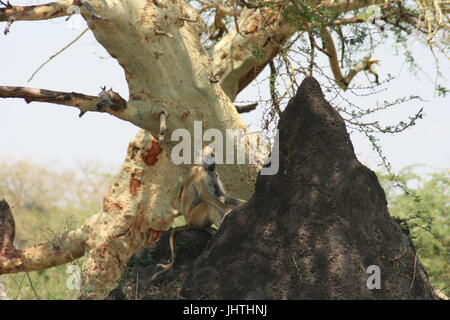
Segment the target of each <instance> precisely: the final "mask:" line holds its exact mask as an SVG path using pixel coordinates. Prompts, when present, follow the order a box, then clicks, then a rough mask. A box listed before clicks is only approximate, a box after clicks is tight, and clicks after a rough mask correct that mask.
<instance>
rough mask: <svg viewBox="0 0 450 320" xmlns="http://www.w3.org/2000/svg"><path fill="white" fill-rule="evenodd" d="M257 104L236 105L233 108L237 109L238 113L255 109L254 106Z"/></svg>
mask: <svg viewBox="0 0 450 320" xmlns="http://www.w3.org/2000/svg"><path fill="white" fill-rule="evenodd" d="M257 106H258V103H251V104H246V105H243V106H236V105H235V108H236V110H237V112H238V113H245V112H250V111H253V110H255V109H256V107H257Z"/></svg>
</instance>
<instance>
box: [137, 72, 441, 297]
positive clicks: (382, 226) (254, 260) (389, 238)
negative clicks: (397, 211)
mask: <svg viewBox="0 0 450 320" xmlns="http://www.w3.org/2000/svg"><path fill="white" fill-rule="evenodd" d="M279 128H280V168H279V171H278V173H277V174H276V175H274V176H259V177H258V181H257V184H256V192H255V194H254V195H253V197H252V198H251V199H250V201H249V202H248V203H247V204H246V205H245V206H243V207H241V208H240V209H239V210H236V211H234V212H232V213H231V214H230V215H229V216H228V217H227V218H226V219H225V221H224V223H223V225H222V227H221V229H220V230H219V231H218V233H217V234H216V235H215V236H214V237H213V238H212V239H211V240H210V241H209V242H207V244H206V247H205V242H206V241H207V240H208V236H207V235H205V234H204V233H202V232H200V231H199V232H185V233H182V234H179V235H177V243H180V242H183V241H184V242H185V247H184V248H182V249H180V244H178V250H179V251H177V252H179V257H178V258H177V259H178V260H177V265H176V268H175V270H174V272H172V273H168V274H166V275H164V276H162V277H161V279H160V280H159V282H158V281H157V282H155V283H154V284H152V285H145V284H144V282H145V280H144V279H146V278H147V279H148V278H150V277H151V275H152V274H153V273H154V272H155V269H154V267H150V268H149V267H147V268H146V271H145V272H139V270H138V269H136V268H133V269H131V270H132V271H131V274H132V276H131V277H130V278H129V279H131V280H128V281H131V282H133V281H134V280H132V279H136V273H139V276H138V277H139V279H140V281H141V282H140V283H139V285H140V286H141V288H142V290H143V291H142V294H144V292H145V294H147V296H148V297H153V298H177V297H184V298H192V299H196V298H203V299H434V298H435V294H434V292H433V290H432V288H431V286H430V284H429V282H428V279H427V275H426V272H425V270H424V268H423V266H422V264H421V263H420V262H419V261H418V260H417V256H416V253H415V250H414V247H413V246H412V243H411V241H410V240H409V238H408V237H407V236H406V235H405V234H404V233H403V232H402V229H401V228H400V226H399V224H398V223H397V222H395V221H394V220H393V219H392V218H391V217H390V216H389V212H388V209H387V202H386V197H385V194H384V191H383V189H382V188H381V186H380V184H379V182H378V180H377V177H376V176H375V173H374V172H372V171H371V170H369V169H368V168H366V167H365V166H363V165H362V164H361V163H360V162H359V161H358V160H357V159H356V156H355V154H354V151H353V146H352V143H351V141H350V139H349V135H348V134H347V131H346V129H345V125H344V121H343V120H342V118H341V117H340V116H339V114H338V113H337V112H336V111H335V110H334V109H333V108H332V107H331V106H330V104H329V103H328V102H327V101H326V100H325V99H324V96H323V93H322V91H321V88H320V86H319V84H318V83H317V81H316V80H315V79H314V78H307V79H305V80H304V81H303V83H302V85H301V86H300V88H299V90H298V92H297V95H296V97H295V98H293V99H292V100H291V101H290V102H289V105H288V106H287V108H286V110H285V111H284V112H283V114H282V115H281V119H280V123H279ZM189 237H190V238H189ZM202 241H203V242H202ZM163 248H164V250H163ZM187 248H189V252H188V251H185V253H183V251H184V250H187ZM158 250H160V251H158ZM191 250H192V252H191ZM194 251H196V252H194ZM158 252H160V253H158ZM162 252H164V253H162ZM200 253H201V254H200ZM184 254H186V255H185V256H184V258H183V255H184ZM199 254H200V255H199ZM169 255H170V253H169V251H168V241H167V237H166V238H165V239H163V241H159V243H158V244H157V246H156V247H155V249H154V252H153V258H154V259H155V260H156V261H158V262H160V261H161V259H162V260H164V259H167V258H168V257H169ZM198 255H199V256H198ZM197 256H198V257H197ZM196 257H197V258H196ZM195 258H196V259H195ZM194 259H195V260H194ZM372 265H375V266H378V267H379V268H380V271H381V275H380V276H381V288H380V289H369V288H368V286H367V281H368V278H369V277H370V276H371V274H372V273H367V268H368V267H369V266H372ZM369 282H370V283H372V282H371V281H369ZM132 289H133V290H134V289H135V288H134V287H133V288H132ZM133 290H131V291H133ZM151 290H154V291H155V290H156V291H157V292H159V293H161V292H166V293H167V294H165V295H164V294H152V293H151ZM158 290H159V291H158ZM149 292H150V293H149ZM169 292H170V293H169Z"/></svg>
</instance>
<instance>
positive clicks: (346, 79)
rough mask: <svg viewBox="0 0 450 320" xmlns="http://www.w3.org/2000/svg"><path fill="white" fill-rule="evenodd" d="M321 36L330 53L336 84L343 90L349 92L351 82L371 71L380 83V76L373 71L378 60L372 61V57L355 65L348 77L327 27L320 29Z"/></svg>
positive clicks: (329, 57) (329, 58)
mask: <svg viewBox="0 0 450 320" xmlns="http://www.w3.org/2000/svg"><path fill="white" fill-rule="evenodd" d="M320 36H321V37H322V41H323V45H324V48H325V50H326V52H327V53H328V54H327V55H328V60H329V63H330V67H331V71H332V73H333V77H334V80H335V81H336V84H337V85H338V86H339V87H340V88H341V89H343V90H347V89H348V86H349V84H350V82H351V81H352V80H353V78H354V77H355V76H356V75H357V74H358V73H359V72H361V71H369V72H370V73H372V74H373V75H374V76H375V82H378V74H377V73H376V72H375V70H373V68H372V67H373V65H374V64H376V63H378V62H379V61H378V60H374V59H371V58H370V57H366V58H364V59H363V60H362V61H361V62H360V63H358V64H355V65H354V67H353V68H352V69H351V70H350V71H349V72H348V73H347V75H346V76H344V75H343V74H342V71H341V67H340V66H339V59H338V56H337V51H336V46H335V44H334V41H333V38H332V37H331V34H330V32H329V31H328V29H327V28H326V27H322V28H321V29H320Z"/></svg>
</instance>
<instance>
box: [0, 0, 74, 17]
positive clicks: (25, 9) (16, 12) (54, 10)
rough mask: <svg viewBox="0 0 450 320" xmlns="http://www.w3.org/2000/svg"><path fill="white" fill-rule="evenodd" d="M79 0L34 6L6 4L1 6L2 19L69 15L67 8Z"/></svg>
mask: <svg viewBox="0 0 450 320" xmlns="http://www.w3.org/2000/svg"><path fill="white" fill-rule="evenodd" d="M77 4H79V1H77V0H62V1H56V2H50V3H45V4H39V5H33V6H14V5H12V6H6V7H4V8H0V21H10V20H14V21H18V20H47V19H53V18H58V17H63V16H67V15H68V12H67V9H68V8H69V7H70V6H71V5H77Z"/></svg>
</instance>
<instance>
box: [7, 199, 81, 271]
mask: <svg viewBox="0 0 450 320" xmlns="http://www.w3.org/2000/svg"><path fill="white" fill-rule="evenodd" d="M14 235H15V224H14V218H13V215H12V212H11V209H10V207H9V205H8V203H7V202H6V201H5V200H2V201H0V275H1V274H5V273H16V272H25V271H35V270H42V269H46V268H50V267H53V266H57V265H61V264H64V263H67V262H70V261H73V260H75V259H78V258H79V257H81V256H82V255H83V254H84V238H83V237H82V233H81V229H78V230H75V231H70V232H68V233H65V234H63V235H61V236H59V237H58V238H56V239H54V240H53V241H51V242H49V243H46V244H40V245H37V246H34V247H32V248H27V249H16V248H15V247H14V244H13V241H14Z"/></svg>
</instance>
